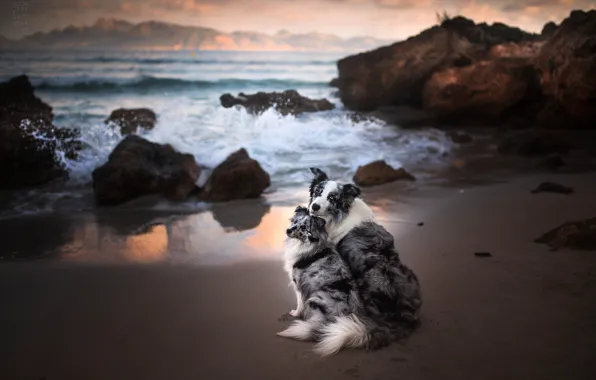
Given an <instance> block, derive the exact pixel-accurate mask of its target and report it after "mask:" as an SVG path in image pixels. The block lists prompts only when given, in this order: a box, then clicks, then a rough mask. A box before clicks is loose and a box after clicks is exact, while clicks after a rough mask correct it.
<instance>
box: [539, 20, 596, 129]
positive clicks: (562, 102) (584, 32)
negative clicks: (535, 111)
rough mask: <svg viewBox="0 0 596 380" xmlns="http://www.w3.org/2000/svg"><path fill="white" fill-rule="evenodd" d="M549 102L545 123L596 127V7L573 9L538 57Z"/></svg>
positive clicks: (540, 120) (574, 126)
mask: <svg viewBox="0 0 596 380" xmlns="http://www.w3.org/2000/svg"><path fill="white" fill-rule="evenodd" d="M536 66H537V67H538V68H539V69H540V71H541V73H542V75H541V83H542V88H543V92H544V95H545V96H546V98H547V100H548V102H547V105H546V108H545V110H543V111H542V112H541V114H540V115H539V117H538V121H539V123H540V124H542V125H545V126H551V127H554V126H566V127H570V128H596V107H595V106H594V104H595V102H596V10H591V11H589V12H583V11H573V12H571V14H570V15H569V17H568V18H566V19H565V20H563V22H562V23H561V25H560V26H559V27H558V28H556V30H555V31H554V33H553V34H552V36H551V37H550V38H549V39H548V40H547V41H546V43H545V44H544V46H543V47H542V49H541V50H540V53H539V54H538V56H537V57H536Z"/></svg>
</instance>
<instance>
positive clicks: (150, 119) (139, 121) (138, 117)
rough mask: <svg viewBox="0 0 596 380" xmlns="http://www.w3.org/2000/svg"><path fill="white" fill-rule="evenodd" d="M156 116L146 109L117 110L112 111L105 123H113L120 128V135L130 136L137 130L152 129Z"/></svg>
mask: <svg viewBox="0 0 596 380" xmlns="http://www.w3.org/2000/svg"><path fill="white" fill-rule="evenodd" d="M156 120H157V116H156V115H155V112H153V111H152V110H150V109H148V108H132V109H126V108H118V109H117V110H114V111H112V113H111V114H110V117H108V118H107V119H106V120H105V123H106V124H108V123H113V124H115V125H117V126H119V127H120V133H122V134H123V135H130V134H133V133H136V131H137V129H138V128H143V129H146V130H150V129H153V127H155V122H156Z"/></svg>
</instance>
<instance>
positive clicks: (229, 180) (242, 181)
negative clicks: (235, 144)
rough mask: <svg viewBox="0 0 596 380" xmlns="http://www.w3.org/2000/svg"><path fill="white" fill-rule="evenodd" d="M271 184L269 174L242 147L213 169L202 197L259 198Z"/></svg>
mask: <svg viewBox="0 0 596 380" xmlns="http://www.w3.org/2000/svg"><path fill="white" fill-rule="evenodd" d="M270 184H271V179H270V177H269V174H268V173H267V172H266V171H265V170H263V168H261V165H260V164H259V163H258V162H257V161H256V160H253V159H252V158H250V156H249V155H248V152H247V151H246V150H245V149H244V148H242V149H240V150H238V151H236V152H234V153H232V154H231V155H229V156H228V158H226V159H225V161H224V162H222V163H221V164H219V165H218V166H217V167H216V168H215V169H213V172H212V173H211V176H210V177H209V179H208V180H207V183H206V184H205V187H204V188H203V193H202V197H203V198H204V199H205V200H207V201H214V202H225V201H230V200H233V199H246V198H258V197H260V196H261V194H262V193H263V191H264V190H265V189H266V188H268V187H269V185H270Z"/></svg>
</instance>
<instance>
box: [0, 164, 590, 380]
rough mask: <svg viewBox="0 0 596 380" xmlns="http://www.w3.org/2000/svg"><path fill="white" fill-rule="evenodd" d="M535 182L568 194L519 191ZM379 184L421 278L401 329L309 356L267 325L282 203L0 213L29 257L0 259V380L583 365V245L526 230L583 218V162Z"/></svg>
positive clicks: (276, 284)
mask: <svg viewBox="0 0 596 380" xmlns="http://www.w3.org/2000/svg"><path fill="white" fill-rule="evenodd" d="M546 180H548V181H556V182H560V183H562V184H564V185H567V186H572V187H573V188H574V189H575V193H574V194H572V195H561V194H549V193H544V194H531V193H530V190H531V189H533V188H534V187H535V186H536V185H538V183H540V182H542V181H546ZM396 186H397V185H396ZM394 189H395V188H394V187H392V185H389V186H386V187H383V188H378V189H375V190H370V191H367V192H366V194H365V198H366V199H367V201H368V202H369V203H371V204H372V205H374V208H375V211H376V212H377V215H378V219H379V220H380V221H381V223H382V224H384V225H385V226H386V227H387V228H388V229H389V231H390V232H391V233H392V234H393V235H394V236H395V238H396V245H397V247H398V250H399V251H400V253H401V256H402V260H403V261H404V262H405V263H406V264H408V265H409V266H411V267H412V268H413V269H414V270H415V271H416V273H417V274H418V276H419V278H420V281H421V283H422V287H423V296H424V305H423V309H422V318H423V324H422V326H421V328H420V329H419V330H418V331H417V332H416V333H414V334H413V335H412V336H411V337H410V338H409V339H408V340H407V341H404V342H400V343H396V344H393V345H392V346H391V347H389V348H387V349H383V350H380V351H377V352H372V353H368V352H364V351H358V350H346V351H343V352H341V353H340V354H339V355H337V356H334V357H330V358H326V359H320V358H318V357H316V356H315V355H314V354H313V353H312V352H311V351H310V349H311V347H312V345H311V344H310V343H302V342H295V341H290V340H285V339H282V338H278V337H276V336H275V333H276V332H277V331H280V330H282V329H283V328H284V327H285V326H286V324H287V323H286V322H281V321H279V320H278V318H279V317H280V316H281V314H283V313H284V312H287V311H288V310H289V309H290V308H292V306H293V304H292V303H293V302H294V296H293V294H292V292H291V290H290V289H289V288H288V287H287V282H288V281H287V277H286V275H285V273H283V271H282V268H281V262H280V261H279V260H280V257H281V249H282V243H283V228H284V226H285V223H286V222H287V217H289V215H290V214H291V212H292V209H293V208H292V207H271V208H267V207H265V208H263V207H261V206H258V205H256V206H255V205H252V206H251V205H250V203H249V204H248V206H247V204H244V206H242V207H248V209H245V211H243V212H244V214H245V215H246V213H248V212H249V211H248V210H253V208H252V207H261V210H262V211H261V219H260V222H259V221H257V222H255V220H254V216H253V218H252V219H251V220H245V219H248V218H245V217H242V216H241V214H235V213H233V212H231V211H232V210H231V209H229V208H226V206H222V207H223V208H224V209H223V210H219V212H217V211H216V212H214V213H212V212H205V213H201V214H193V215H183V216H176V217H163V216H160V217H158V219H155V216H154V215H143V216H142V217H141V216H140V215H139V214H138V213H137V214H135V215H136V216H137V217H139V219H138V220H136V219H134V217H133V216H132V215H131V213H126V212H124V213H121V215H118V213H108V214H105V215H103V216H100V215H97V214H93V215H89V214H81V215H77V216H60V217H58V216H55V215H54V216H51V217H48V218H49V220H53V221H54V222H53V229H45V228H42V227H41V226H39V227H38V228H34V227H32V226H33V224H34V223H39V222H41V221H40V220H37V221H35V220H19V221H18V222H17V221H11V222H10V223H9V222H6V221H5V222H2V223H0V229H2V231H4V232H5V233H6V234H5V236H7V238H6V240H5V241H4V242H3V244H4V246H5V247H10V249H11V250H19V249H21V250H26V251H27V252H29V253H31V254H33V253H35V251H36V250H37V251H39V252H41V251H43V252H47V255H46V256H43V258H41V259H37V260H27V261H16V262H6V263H3V264H2V265H0V300H1V302H2V305H1V308H0V378H2V379H41V378H45V379H47V380H53V379H57V380H58V379H60V380H62V379H144V380H147V379H378V380H380V379H408V380H417V379H432V380H434V379H458V380H460V379H464V378H470V379H505V378H506V379H524V380H527V379H574V380H581V379H590V380H593V379H594V378H595V376H596V362H594V352H596V303H595V302H594V300H595V299H596V253H595V252H582V251H572V250H559V251H555V252H553V251H550V250H549V248H548V247H546V246H544V245H540V244H536V243H533V240H534V239H535V238H536V237H538V236H539V235H541V234H542V233H543V232H546V231H547V230H549V229H551V228H553V227H556V226H558V225H559V224H561V223H563V222H565V221H568V220H575V219H581V218H587V217H593V216H595V214H596V197H595V196H594V194H596V176H594V174H569V175H552V174H551V175H533V176H527V177H524V178H522V179H516V180H511V181H507V182H504V183H498V184H491V185H486V186H476V187H468V188H465V189H460V188H458V187H454V186H452V187H432V188H426V189H420V190H419V191H416V192H412V193H410V194H408V195H406V196H396V195H394V194H395V192H394ZM228 207H232V206H228ZM218 215H219V216H218ZM118 216H119V217H118ZM46 222H48V220H46ZM418 222H424V225H423V226H417V223H418ZM147 223H148V224H147ZM257 224H258V226H257V227H256V228H255V225H257ZM143 225H144V226H145V227H142V226H143ZM9 226H12V230H11V229H10V228H9ZM48 228H49V227H48ZM279 230H281V231H279ZM44 231H45V232H44ZM36 236H37V237H36ZM26 237H28V238H29V240H28V243H27V244H25V243H23V241H26V240H27V239H26ZM50 237H52V239H53V240H52V239H50ZM19 239H20V241H21V243H20V244H19V243H18V241H19ZM35 242H36V243H35ZM474 252H490V253H491V254H492V257H486V258H481V257H476V256H475V255H474ZM18 254H19V255H21V254H23V252H18Z"/></svg>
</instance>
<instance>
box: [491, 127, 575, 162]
mask: <svg viewBox="0 0 596 380" xmlns="http://www.w3.org/2000/svg"><path fill="white" fill-rule="evenodd" d="M570 149H571V146H570V145H569V143H568V142H567V141H565V140H564V139H563V138H561V137H559V136H556V135H554V134H552V133H548V132H545V131H540V130H532V129H530V130H522V131H515V132H510V133H508V134H506V135H505V136H503V137H502V139H501V141H500V143H499V146H498V148H497V150H498V152H499V153H502V154H517V155H520V156H543V155H550V154H566V153H568V152H569V150H570Z"/></svg>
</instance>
